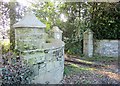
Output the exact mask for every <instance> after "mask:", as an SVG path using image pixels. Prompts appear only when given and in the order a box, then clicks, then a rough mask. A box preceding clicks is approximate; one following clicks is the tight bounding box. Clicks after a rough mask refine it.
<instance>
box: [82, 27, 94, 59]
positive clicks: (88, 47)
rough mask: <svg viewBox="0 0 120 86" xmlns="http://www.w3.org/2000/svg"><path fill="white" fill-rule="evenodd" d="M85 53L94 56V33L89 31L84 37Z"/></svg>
mask: <svg viewBox="0 0 120 86" xmlns="http://www.w3.org/2000/svg"><path fill="white" fill-rule="evenodd" d="M83 37H84V38H83V39H84V40H83V53H84V54H85V55H86V56H88V57H92V56H93V32H92V31H91V30H90V29H88V30H87V31H85V32H84V36H83Z"/></svg>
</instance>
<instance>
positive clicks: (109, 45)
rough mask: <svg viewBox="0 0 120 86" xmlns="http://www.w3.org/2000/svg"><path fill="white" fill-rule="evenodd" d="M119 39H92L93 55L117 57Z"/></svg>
mask: <svg viewBox="0 0 120 86" xmlns="http://www.w3.org/2000/svg"><path fill="white" fill-rule="evenodd" d="M119 42H120V40H96V41H94V55H101V56H108V57H118V54H119V48H118V43H119Z"/></svg>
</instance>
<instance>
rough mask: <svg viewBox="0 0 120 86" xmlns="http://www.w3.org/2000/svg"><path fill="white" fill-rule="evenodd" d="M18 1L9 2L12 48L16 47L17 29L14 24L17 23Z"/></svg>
mask: <svg viewBox="0 0 120 86" xmlns="http://www.w3.org/2000/svg"><path fill="white" fill-rule="evenodd" d="M15 7H16V2H9V9H10V10H9V18H10V44H11V45H10V50H14V48H15V29H14V28H13V24H15V23H16V10H15Z"/></svg>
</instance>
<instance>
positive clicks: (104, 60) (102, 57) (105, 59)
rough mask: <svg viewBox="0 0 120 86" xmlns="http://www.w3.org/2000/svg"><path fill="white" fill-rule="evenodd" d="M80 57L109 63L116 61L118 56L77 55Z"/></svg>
mask: <svg viewBox="0 0 120 86" xmlns="http://www.w3.org/2000/svg"><path fill="white" fill-rule="evenodd" d="M79 58H80V59H83V60H86V61H92V62H104V63H110V62H115V61H118V57H106V56H93V57H79Z"/></svg>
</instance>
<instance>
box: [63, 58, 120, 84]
mask: <svg viewBox="0 0 120 86" xmlns="http://www.w3.org/2000/svg"><path fill="white" fill-rule="evenodd" d="M66 57H67V56H66ZM95 58H96V57H95ZM102 58H103V57H101V58H100V59H99V58H97V60H96V62H98V63H99V64H100V63H101V64H103V66H101V65H100V66H99V65H98V66H93V65H92V66H91V65H90V64H94V61H95V59H92V60H85V59H84V60H83V59H78V58H77V59H76V58H73V59H74V61H77V63H75V62H72V61H71V62H67V61H65V71H64V79H63V80H62V81H61V83H63V84H119V83H120V78H119V77H120V74H118V71H117V70H118V66H117V64H115V62H116V61H117V60H116V58H115V60H114V58H112V57H111V58H110V59H108V60H106V62H109V63H108V64H107V63H102V62H103V60H104V59H103V60H102ZM67 59H69V57H67ZM70 59H72V58H70ZM111 61H112V62H111ZM79 62H80V63H79ZM110 62H111V64H110ZM81 63H85V64H87V65H85V64H81ZM94 65H96V64H94Z"/></svg>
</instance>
